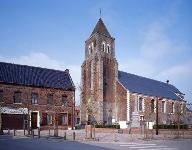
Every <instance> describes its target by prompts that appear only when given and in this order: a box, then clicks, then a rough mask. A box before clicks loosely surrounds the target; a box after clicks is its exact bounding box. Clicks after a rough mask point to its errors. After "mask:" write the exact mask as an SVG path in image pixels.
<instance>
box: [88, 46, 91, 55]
mask: <svg viewBox="0 0 192 150" xmlns="http://www.w3.org/2000/svg"><path fill="white" fill-rule="evenodd" d="M90 54H91V46H90V45H89V47H88V55H90Z"/></svg>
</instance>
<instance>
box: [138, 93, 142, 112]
mask: <svg viewBox="0 0 192 150" xmlns="http://www.w3.org/2000/svg"><path fill="white" fill-rule="evenodd" d="M140 98H141V99H142V103H141V110H140V109H139V106H140V103H139V100H140ZM143 105H144V99H143V97H141V96H138V100H137V110H138V111H139V112H143V111H144V109H143V108H144V107H143Z"/></svg>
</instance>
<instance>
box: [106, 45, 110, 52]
mask: <svg viewBox="0 0 192 150" xmlns="http://www.w3.org/2000/svg"><path fill="white" fill-rule="evenodd" d="M107 53H110V45H109V44H107Z"/></svg>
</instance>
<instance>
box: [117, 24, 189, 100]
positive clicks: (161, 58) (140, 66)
mask: <svg viewBox="0 0 192 150" xmlns="http://www.w3.org/2000/svg"><path fill="white" fill-rule="evenodd" d="M169 25H170V24H169ZM167 30H168V27H167V26H166V25H165V24H164V23H163V22H154V23H151V24H149V25H148V26H147V28H144V31H142V34H141V35H142V37H141V38H143V42H142V44H141V46H140V49H139V54H138V56H137V57H135V58H134V59H129V60H124V61H122V60H121V62H120V63H119V66H120V70H125V71H127V72H130V73H134V74H138V75H141V76H146V77H149V78H153V79H157V80H160V81H166V80H167V79H169V80H170V81H171V84H173V85H175V86H176V87H177V88H178V89H179V90H181V92H183V93H186V99H187V100H192V99H191V94H192V93H191V92H190V90H192V80H191V77H192V69H191V66H192V61H191V60H184V59H183V60H182V59H180V56H181V55H182V54H183V53H185V52H186V51H188V46H187V45H184V44H183V43H180V42H176V41H174V40H173V39H171V38H170V37H169V33H168V31H167Z"/></svg>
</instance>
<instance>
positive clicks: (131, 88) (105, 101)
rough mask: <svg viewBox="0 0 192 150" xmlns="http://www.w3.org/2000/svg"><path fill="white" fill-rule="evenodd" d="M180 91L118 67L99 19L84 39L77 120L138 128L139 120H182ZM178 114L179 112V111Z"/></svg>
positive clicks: (168, 122) (105, 31)
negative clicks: (83, 57) (78, 117)
mask: <svg viewBox="0 0 192 150" xmlns="http://www.w3.org/2000/svg"><path fill="white" fill-rule="evenodd" d="M184 111H185V100H184V94H183V93H182V92H180V91H179V90H178V89H177V88H176V87H175V86H173V85H171V84H169V82H168V81H167V82H161V81H157V80H153V79H149V78H145V77H142V76H138V75H134V74H131V73H127V72H124V71H120V70H118V62H117V60H116V57H115V38H114V37H112V36H111V34H110V33H109V31H108V30H107V28H106V26H105V24H104V22H103V20H102V19H101V18H100V19H99V20H98V22H97V24H96V26H95V28H94V30H93V32H92V33H91V35H90V36H89V38H88V39H87V40H86V41H85V60H84V62H83V63H82V66H81V123H82V124H86V123H87V122H90V121H94V122H95V123H97V124H108V125H111V124H115V123H118V124H120V126H121V128H127V126H128V124H129V125H131V127H136V128H137V127H140V124H141V122H142V121H145V122H151V123H152V124H155V123H156V121H158V122H159V124H171V123H174V122H177V121H178V118H179V121H181V122H182V121H183V120H182V119H184V118H182V117H181V116H178V115H177V114H178V112H181V113H184ZM181 113H180V114H181Z"/></svg>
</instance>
